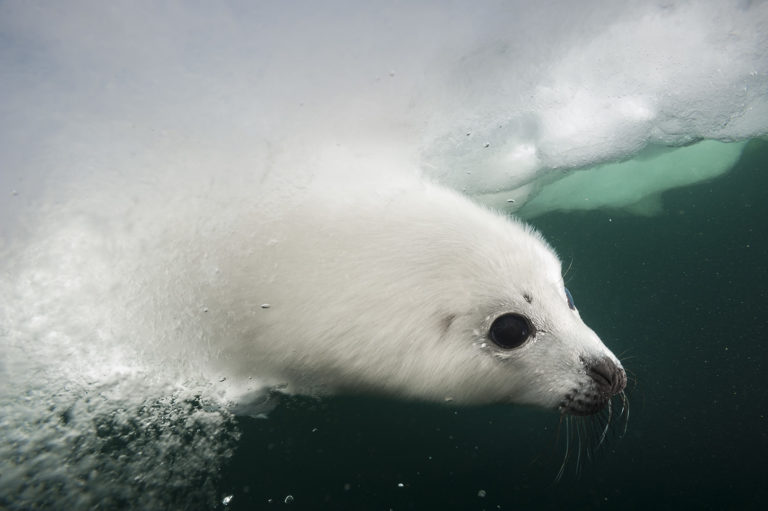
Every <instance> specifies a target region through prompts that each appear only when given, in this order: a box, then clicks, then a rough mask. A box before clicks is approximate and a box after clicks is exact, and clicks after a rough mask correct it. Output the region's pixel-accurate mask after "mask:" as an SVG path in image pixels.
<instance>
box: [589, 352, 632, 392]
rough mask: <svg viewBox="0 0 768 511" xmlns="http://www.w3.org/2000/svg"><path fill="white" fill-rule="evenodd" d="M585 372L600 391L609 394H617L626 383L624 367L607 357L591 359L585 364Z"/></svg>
mask: <svg viewBox="0 0 768 511" xmlns="http://www.w3.org/2000/svg"><path fill="white" fill-rule="evenodd" d="M587 374H589V376H590V377H591V378H592V379H593V380H595V383H597V386H598V388H599V389H600V391H601V392H604V393H606V394H608V395H610V396H613V395H614V394H618V393H619V392H621V391H622V390H624V387H625V386H626V385H627V374H626V373H625V372H624V368H623V367H621V366H619V365H616V362H614V361H613V359H610V358H608V357H602V358H598V359H595V360H592V361H591V362H590V363H589V365H588V366H587Z"/></svg>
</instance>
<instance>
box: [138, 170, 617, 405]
mask: <svg viewBox="0 0 768 511" xmlns="http://www.w3.org/2000/svg"><path fill="white" fill-rule="evenodd" d="M301 197H303V200H297V201H294V202H293V205H292V206H289V207H286V208H285V210H280V209H278V210H277V211H274V210H273V211H272V212H271V213H270V214H267V213H266V212H265V211H263V210H261V211H259V213H258V216H255V217H248V216H247V215H246V216H242V217H239V218H237V219H236V220H235V221H233V224H232V225H231V226H230V229H228V230H226V231H223V232H218V233H214V234H213V235H211V236H210V237H206V238H198V239H195V240H194V244H193V245H192V250H193V251H199V252H200V253H205V254H206V257H205V259H202V260H197V261H196V262H194V263H193V264H192V265H190V262H192V261H195V255H194V254H192V255H190V258H189V259H188V260H186V261H185V262H184V264H183V265H182V266H174V265H173V264H170V265H169V266H168V267H171V268H172V270H171V273H172V272H173V271H176V270H178V271H179V272H181V273H183V275H181V274H180V275H178V279H177V281H178V282H182V281H185V282H186V284H185V285H187V286H192V287H191V288H190V289H187V290H185V291H183V292H181V293H179V296H187V297H189V298H190V300H191V301H190V302H189V303H187V304H186V307H188V308H190V309H192V310H194V309H197V310H198V311H199V310H200V308H201V307H202V308H203V309H204V310H205V312H204V313H199V312H198V313H197V314H191V316H194V318H195V320H194V321H192V322H191V323H190V324H188V325H187V327H188V328H187V331H186V332H185V333H184V334H183V335H182V337H183V338H186V339H193V338H196V337H197V336H198V332H203V335H202V338H203V340H204V342H205V343H207V344H209V345H211V346H213V347H214V350H213V352H215V356H214V357H213V360H212V362H213V365H214V367H216V371H218V373H217V374H222V375H224V376H226V377H227V379H228V381H229V382H230V384H233V385H242V384H244V383H245V382H247V379H248V378H255V379H257V380H258V381H262V382H264V381H266V382H268V383H270V384H284V385H287V388H288V391H290V392H297V393H333V392H361V391H365V392H378V393H386V394H391V395H398V396H405V397H410V398H421V399H427V400H439V401H442V400H446V399H450V400H453V401H455V402H460V403H488V402H519V403H531V404H536V405H541V406H547V407H554V406H557V405H558V403H560V402H561V401H562V399H563V396H564V395H565V394H566V393H567V392H568V391H569V390H572V389H573V388H575V387H578V386H579V384H580V383H581V382H583V381H585V379H586V378H587V377H586V375H585V371H584V367H583V363H582V361H581V360H580V357H584V358H596V357H599V356H606V355H607V356H609V357H612V358H613V359H614V360H615V357H613V355H612V354H611V353H610V352H609V351H608V350H607V349H606V348H605V346H603V344H602V343H601V341H600V339H599V338H598V337H597V336H596V335H595V334H594V333H593V332H592V330H590V329H589V328H588V327H587V326H586V325H585V324H584V323H583V322H582V321H581V319H580V317H579V315H578V313H577V312H575V311H572V310H570V309H569V307H568V305H567V300H566V297H565V294H564V289H563V280H562V277H561V273H560V272H561V268H560V261H559V260H558V258H557V257H556V256H555V254H554V253H553V251H552V250H551V249H550V248H549V246H548V245H547V244H546V243H545V242H544V241H543V240H542V238H541V237H540V235H539V234H538V233H536V232H535V231H533V230H532V229H530V228H529V227H527V226H525V225H523V224H521V223H519V222H516V221H514V220H510V219H508V218H503V217H501V216H499V215H497V214H494V213H492V212H490V211H488V210H485V209H483V208H481V207H479V206H477V205H475V204H473V203H471V202H470V201H469V200H467V199H466V198H463V197H461V196H459V195H458V194H456V193H454V192H450V191H447V190H444V189H441V188H438V187H435V186H433V185H429V184H424V183H418V184H414V183H404V184H399V185H398V184H394V185H393V184H387V185H382V186H380V187H379V188H371V187H360V186H357V185H355V184H350V185H348V186H345V187H337V188H336V189H334V190H330V189H327V188H318V189H316V190H307V191H306V192H305V193H303V194H302V196H301ZM179 242H180V241H179V240H174V243H179ZM172 252H174V251H172ZM190 275H192V279H191V280H189V276H190ZM174 278H175V277H173V276H172V275H171V282H172V281H173V280H174ZM185 278H186V280H185ZM176 291H177V292H178V291H179V290H176ZM151 292H155V291H151ZM524 294H528V295H530V296H531V297H532V298H533V302H532V303H531V304H529V303H527V302H526V300H525V299H524V297H523V295H524ZM506 312H518V313H522V314H525V315H526V316H528V317H530V318H531V320H532V322H533V323H534V326H535V328H536V330H537V334H536V336H535V338H533V339H532V340H531V341H529V342H528V343H526V344H525V345H524V346H523V347H521V348H519V349H517V350H512V351H503V350H500V349H498V348H497V347H496V346H495V345H493V343H491V341H490V340H489V339H488V336H487V332H488V329H489V327H490V325H491V323H492V321H493V320H494V319H495V318H496V317H498V316H499V315H501V314H503V313H506ZM190 327H191V328H190ZM617 364H618V361H617Z"/></svg>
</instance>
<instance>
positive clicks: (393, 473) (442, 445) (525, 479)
mask: <svg viewBox="0 0 768 511" xmlns="http://www.w3.org/2000/svg"><path fill="white" fill-rule="evenodd" d="M767 170H768V143H766V142H764V141H757V140H756V141H752V142H751V143H750V144H749V145H748V146H747V148H746V150H745V151H744V154H743V156H742V158H741V160H740V161H739V162H738V164H737V165H736V166H735V167H734V168H733V169H732V170H731V171H730V172H729V173H728V174H726V175H724V176H721V177H718V178H716V179H713V180H711V181H708V182H705V183H700V184H696V185H693V186H690V187H688V188H684V189H679V190H673V191H669V192H666V193H665V194H664V195H663V204H664V212H663V213H662V214H660V215H658V216H653V217H639V216H634V215H628V214H625V213H621V212H610V211H590V212H570V213H553V214H549V215H544V216H542V217H540V218H537V219H535V220H534V221H533V224H534V225H535V226H536V227H537V228H538V229H540V230H541V231H542V232H543V233H545V235H546V236H547V238H548V240H549V241H550V243H551V244H552V245H553V246H554V247H555V249H556V250H558V252H559V255H560V257H561V259H562V260H563V261H564V263H563V264H564V267H565V268H567V267H569V265H570V271H569V272H568V273H567V274H566V284H567V285H568V287H569V289H570V290H571V292H572V293H573V295H574V298H575V300H576V304H577V306H578V307H579V310H580V312H581V315H582V317H583V318H584V319H585V321H586V322H587V323H588V324H590V326H591V327H592V328H593V329H594V330H595V331H596V332H597V333H598V334H599V335H600V336H601V337H602V339H603V340H604V342H605V343H606V344H607V345H608V346H609V347H610V348H611V349H612V350H613V351H614V352H615V353H617V355H619V356H620V358H621V359H622V361H623V363H624V366H625V368H626V369H627V371H628V374H629V375H630V382H629V384H628V396H629V398H630V418H629V423H628V425H627V430H626V433H624V434H623V435H622V433H623V431H622V429H623V423H622V422H621V421H616V422H615V423H614V427H613V428H612V430H611V433H610V434H609V439H608V440H607V441H606V443H605V444H604V445H603V446H601V447H600V448H599V449H598V450H597V451H596V452H595V453H593V455H592V456H591V458H590V459H582V460H581V464H580V468H579V469H578V470H577V466H576V460H575V459H573V458H571V459H569V460H568V462H567V465H566V470H565V473H564V475H563V476H562V478H561V480H560V481H559V482H556V481H555V478H556V476H557V473H558V470H559V469H560V464H561V462H562V461H563V457H564V453H565V446H564V439H565V432H564V430H562V429H561V430H558V427H559V417H558V415H557V414H556V413H555V412H551V411H541V410H535V409H527V408H524V407H512V406H485V407H476V408H464V407H450V406H440V405H430V404H424V403H407V402H406V403H404V402H397V401H388V400H382V399H376V398H355V399H351V398H332V399H323V400H321V401H316V400H310V399H291V400H288V402H286V403H283V406H279V407H278V408H277V409H275V410H274V411H273V412H272V414H271V415H270V417H269V419H268V420H257V419H249V418H245V419H239V421H238V423H239V426H240V428H241V429H242V437H241V439H240V444H239V445H238V447H237V449H236V450H235V452H234V455H233V457H232V459H231V460H230V462H229V463H228V464H227V466H226V467H225V468H224V471H223V473H222V481H221V484H220V488H219V490H220V492H221V493H222V495H225V496H226V495H233V497H232V499H231V501H230V504H229V506H230V508H231V509H273V508H285V509H288V508H289V507H288V506H287V505H286V504H285V503H284V502H285V499H286V497H287V496H289V495H290V496H291V497H292V499H289V501H291V500H292V502H291V503H290V505H292V506H294V507H297V508H302V509H383V510H387V509H393V510H401V509H419V510H421V509H436V510H437V509H467V510H473V509H476V510H484V509H485V510H493V509H762V507H763V505H764V502H765V500H766V498H768V487H766V485H765V480H766V475H768V472H767V471H766V467H765V456H766V453H768V418H767V417H766V406H767V405H768V390H767V389H766V385H765V384H764V378H765V370H766V363H768V346H767V345H766V344H767V343H766V341H767V340H768V319H767V317H768V314H767V311H766V299H767V298H768V296H767V295H768V293H767V292H766V289H768V269H767V265H766V262H767V261H768V236H767V235H766V219H768V200H766V199H767V198H768V196H767V195H766V190H768V172H766V171H767ZM571 263H572V264H571Z"/></svg>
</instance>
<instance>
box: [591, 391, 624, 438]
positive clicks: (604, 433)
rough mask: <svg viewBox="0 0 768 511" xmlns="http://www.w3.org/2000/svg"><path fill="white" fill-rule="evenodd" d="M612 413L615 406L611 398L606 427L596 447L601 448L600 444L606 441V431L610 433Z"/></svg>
mask: <svg viewBox="0 0 768 511" xmlns="http://www.w3.org/2000/svg"><path fill="white" fill-rule="evenodd" d="M622 393H623V391H622ZM612 415H613V408H612V403H611V400H610V399H609V400H608V417H607V420H606V421H605V427H604V428H603V432H602V433H601V434H600V440H599V441H598V442H597V446H596V447H595V449H599V448H600V446H601V445H603V442H604V441H605V435H606V433H608V426H610V425H611V417H612Z"/></svg>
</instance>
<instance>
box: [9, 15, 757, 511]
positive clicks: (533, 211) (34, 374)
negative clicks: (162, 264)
mask: <svg viewBox="0 0 768 511" xmlns="http://www.w3.org/2000/svg"><path fill="white" fill-rule="evenodd" d="M767 26H768V2H762V1H755V2H749V1H741V0H699V1H682V0H681V1H661V2H649V1H645V0H623V1H620V2H614V1H607V0H582V1H580V2H571V1H568V0H550V1H547V2H525V1H510V0H483V1H480V2H471V3H470V2H444V1H442V0H421V1H419V2H401V1H397V0H393V1H388V0H387V1H384V0H382V1H375V2H374V1H371V2H359V1H356V0H327V1H324V2H314V1H307V0H296V1H291V2H270V1H253V2H251V1H247V0H229V1H226V2H216V3H207V2H197V1H184V0H168V1H165V2H155V1H154V0H153V1H149V0H132V1H125V0H114V1H111V2H101V1H95V0H69V1H67V2H45V1H42V2H35V3H33V2H25V1H16V0H4V1H0V509H9V510H25V511H26V510H67V511H69V510H78V511H79V510H96V509H99V510H113V509H114V510H118V509H149V510H154V509H160V510H164V509H173V510H176V509H178V510H193V511H196V510H213V509H216V510H223V509H237V510H249V509H277V508H280V509H321V510H322V509H331V510H336V509H338V510H347V509H349V510H369V509H370V510H384V511H386V510H393V511H400V510H429V509H434V510H446V509H449V510H450V509H457V510H464V509H466V510H475V509H476V510H495V509H507V510H509V509H622V510H627V509H649V508H652V509H718V510H719V509H763V508H764V507H765V502H766V499H767V498H768V489H766V488H767V487H766V484H765V481H766V479H768V469H767V468H766V462H765V459H766V457H767V456H768V438H766V437H767V435H768V423H767V422H766V413H768V412H766V405H767V404H768V391H767V390H766V385H765V384H764V379H765V374H766V364H767V363H768V358H767V356H766V355H767V353H766V350H767V349H768V348H766V344H767V341H768V328H767V327H768V321H767V320H766V315H767V314H766V313H767V312H768V306H767V305H766V302H767V301H768V300H766V298H767V296H766V295H767V294H768V292H767V291H766V289H768V270H767V269H766V268H767V267H768V265H767V264H766V263H767V262H768V236H766V232H768V230H767V229H766V219H768V215H767V214H768V211H767V209H768V200H766V199H768V193H767V190H768V173H767V172H766V170H768V141H766V135H767V134H768V93H767V92H766V91H768V30H766V27H767ZM401 177H404V178H407V179H415V180H418V179H426V180H429V181H434V182H437V183H439V184H440V185H442V186H445V187H448V188H452V189H454V190H457V191H459V192H461V193H464V194H466V195H467V196H469V197H471V198H472V199H473V200H476V201H477V202H479V203H481V204H484V205H488V206H490V207H492V208H495V209H498V210H501V211H502V212H503V214H507V215H511V216H513V215H518V216H520V217H521V218H523V219H524V220H525V221H528V222H530V223H531V224H532V225H534V226H535V227H536V228H537V229H538V230H540V231H541V233H542V234H543V236H544V237H545V238H546V239H547V240H548V242H549V243H550V244H551V245H552V246H553V247H554V248H555V249H556V251H557V252H558V254H559V256H560V258H561V260H562V261H563V271H564V273H565V282H566V285H567V286H568V288H569V289H570V291H571V293H572V294H573V297H574V298H575V302H576V306H577V307H578V309H579V311H580V314H581V316H582V318H583V319H584V321H585V322H586V323H587V324H588V325H589V326H590V327H591V328H592V329H593V330H595V332H596V333H597V334H598V335H599V336H600V338H601V339H602V340H603V342H604V343H605V344H606V345H607V346H608V347H609V348H610V349H611V350H612V352H614V353H615V354H616V355H617V356H619V358H620V359H621V360H622V362H623V364H624V366H625V368H626V369H627V372H628V375H629V383H628V387H627V395H628V397H629V402H630V408H629V413H628V418H627V414H626V413H624V414H619V413H618V412H619V410H618V409H617V408H618V402H617V401H614V405H616V406H615V407H614V409H613V417H612V421H611V424H610V427H609V429H608V431H607V436H606V440H605V441H604V442H602V443H601V444H600V445H599V446H597V445H596V444H598V442H597V440H596V436H599V431H600V429H599V428H600V424H599V423H598V422H597V421H594V420H589V419H583V420H575V421H566V420H563V419H562V418H561V417H560V416H559V414H558V413H557V412H555V411H547V410H539V409H534V408H527V407H521V406H501V405H499V406H477V407H459V406H452V405H451V404H450V403H443V404H429V403H422V402H416V401H405V400H396V399H386V398H383V397H376V396H367V395H361V396H354V397H353V396H336V397H324V398H322V399H316V398H313V397H300V396H280V397H276V398H275V401H274V403H275V404H276V406H275V407H274V408H273V409H271V410H269V413H267V416H268V417H267V418H253V417H250V416H243V415H237V414H236V413H235V411H236V410H237V409H236V408H233V406H232V403H231V401H229V400H228V398H227V394H226V391H227V386H228V385H229V384H230V382H229V381H227V379H226V375H222V374H219V373H218V372H216V373H215V375H214V376H213V377H211V372H210V371H209V369H210V368H209V367H208V364H209V362H210V361H211V359H212V358H214V357H209V355H210V352H209V351H205V350H203V349H196V348H199V346H196V345H195V343H194V341H195V339H192V340H191V342H187V341H190V339H187V338H185V337H184V336H183V335H179V334H178V332H180V331H184V330H183V329H181V328H179V329H176V328H175V327H178V326H184V324H185V322H187V321H190V320H194V317H195V314H197V313H200V314H202V313H204V312H207V310H203V308H202V306H201V308H200V309H199V310H198V309H194V310H189V309H183V307H182V306H180V305H179V304H178V303H177V302H176V299H179V302H183V298H185V297H184V296H178V295H177V294H174V289H176V288H173V287H172V286H171V287H170V288H168V287H164V286H165V285H166V284H168V282H167V279H165V277H164V276H163V275H162V272H158V273H154V272H149V273H148V272H146V271H145V270H146V269H147V268H152V267H153V264H154V261H156V260H157V259H153V257H152V254H147V253H146V251H145V250H144V248H145V244H146V243H145V242H147V241H150V242H152V241H155V240H158V239H160V240H168V243H167V245H166V248H167V249H168V253H169V254H170V255H171V256H172V255H173V254H174V253H175V251H174V248H175V247H174V243H173V241H174V240H183V239H184V238H183V236H181V235H179V233H190V232H191V233H195V232H201V231H203V232H208V231H217V230H218V231H219V232H230V233H232V232H233V231H235V229H234V227H233V226H235V225H239V224H237V223H236V220H237V219H238V218H240V213H243V212H246V213H247V212H248V211H251V210H250V209H248V205H249V204H251V203H254V202H258V200H261V199H266V202H267V204H272V203H274V204H281V203H282V201H284V200H285V201H290V200H295V197H292V195H291V192H292V191H293V190H300V189H302V188H303V187H304V186H305V185H307V183H310V182H314V181H319V182H323V183H327V184H329V186H336V185H338V184H339V183H346V182H347V181H349V180H350V178H354V179H355V180H357V181H359V182H365V181H367V180H371V181H373V180H374V179H386V178H392V179H393V180H396V179H399V178H401ZM274 190H277V192H275V191H274ZM286 190H287V191H286ZM254 197H257V199H254ZM270 201H272V202H270ZM310 202H311V201H310ZM302 207H306V211H307V214H308V215H311V214H312V204H311V203H310V204H306V205H305V204H302ZM211 211H213V212H214V213H216V214H211V215H208V213H210V212H211ZM206 230H207V231H206ZM234 234H243V233H242V232H240V231H237V232H234ZM149 245H150V246H155V247H156V246H162V244H160V245H158V244H154V245H153V244H152V243H149ZM213 249H215V247H213ZM213 249H212V250H213ZM201 257H202V255H201ZM192 259H195V260H194V261H192V262H193V263H196V262H198V261H197V260H196V254H193V255H192V256H191V257H190V260H192ZM181 262H182V264H181V267H182V269H183V268H185V267H184V266H183V264H184V263H185V262H190V261H189V260H182V261H181ZM153 269H154V268H153ZM179 273H181V274H183V273H184V272H183V271H182V272H179ZM147 274H148V275H149V276H147ZM142 279H143V280H142ZM147 283H150V284H153V283H157V286H152V285H148V286H144V287H143V288H142V287H141V286H142V284H147ZM137 289H140V290H144V289H149V290H150V292H149V293H147V294H141V295H140V296H136V293H135V292H136V290H137ZM147 304H149V306H147ZM201 305H203V304H201ZM137 311H138V312H146V311H150V312H151V313H154V312H155V311H157V317H154V316H152V317H146V316H145V315H143V314H140V313H137ZM147 315H149V314H147ZM157 318H165V319H168V318H170V320H169V321H166V322H164V323H163V322H159V321H158V323H153V321H156V320H157ZM200 337H201V338H202V337H203V336H202V335H201V336H200ZM198 340H199V339H198ZM180 346H181V347H182V348H183V349H180ZM255 379H256V380H258V375H256V378H255ZM256 384H258V381H257V383H255V384H254V385H256ZM267 408H268V407H267ZM620 415H621V416H620ZM561 472H562V474H561Z"/></svg>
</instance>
